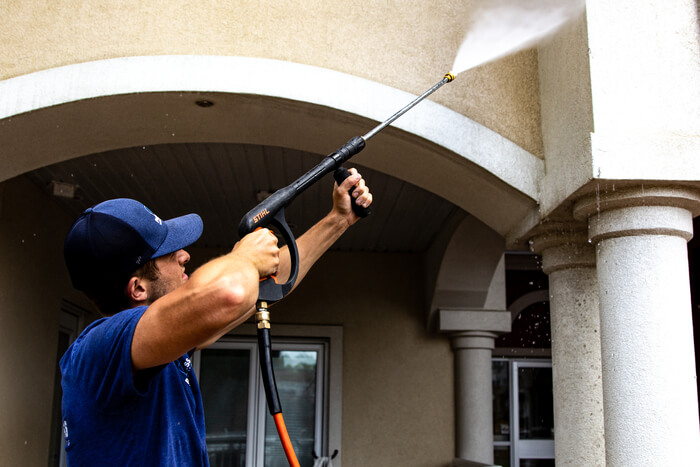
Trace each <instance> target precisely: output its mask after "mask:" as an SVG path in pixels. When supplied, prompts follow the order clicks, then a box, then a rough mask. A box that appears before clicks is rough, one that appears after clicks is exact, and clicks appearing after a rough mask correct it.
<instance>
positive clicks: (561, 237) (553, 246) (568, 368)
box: [532, 222, 605, 466]
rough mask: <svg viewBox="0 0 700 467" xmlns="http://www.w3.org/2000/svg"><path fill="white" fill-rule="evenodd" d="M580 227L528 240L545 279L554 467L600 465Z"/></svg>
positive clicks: (598, 393)
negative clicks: (550, 355) (549, 320)
mask: <svg viewBox="0 0 700 467" xmlns="http://www.w3.org/2000/svg"><path fill="white" fill-rule="evenodd" d="M587 238H588V237H587V232H586V225H585V223H583V224H581V223H579V224H574V223H573V222H571V223H552V224H548V225H547V226H546V227H545V228H544V229H543V230H542V231H541V232H540V233H539V234H538V235H537V236H535V237H534V238H533V240H532V247H533V250H534V252H535V253H537V254H539V255H541V256H542V269H543V271H544V272H545V273H546V274H547V275H548V276H549V291H550V302H549V303H550V318H551V331H552V377H553V384H554V452H555V458H556V462H557V465H560V466H567V465H568V466H583V465H586V466H589V465H590V466H602V465H605V435H604V423H603V387H602V376H601V358H600V319H599V311H598V280H597V277H596V269H595V251H594V248H593V246H592V245H591V244H589V243H588V240H587Z"/></svg>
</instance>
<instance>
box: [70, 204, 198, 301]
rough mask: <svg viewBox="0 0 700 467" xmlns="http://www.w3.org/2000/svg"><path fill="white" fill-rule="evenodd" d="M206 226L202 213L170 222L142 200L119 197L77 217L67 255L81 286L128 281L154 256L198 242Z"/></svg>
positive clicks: (73, 278)
mask: <svg viewBox="0 0 700 467" xmlns="http://www.w3.org/2000/svg"><path fill="white" fill-rule="evenodd" d="M203 229H204V225H203V223H202V219H201V218H200V217H199V216H198V215H197V214H187V215H184V216H180V217H176V218H174V219H170V220H165V221H164V220H162V219H161V218H160V217H158V216H156V215H155V214H154V213H153V212H152V211H151V210H150V209H148V208H147V207H146V206H144V205H143V204H141V203H139V202H138V201H135V200H133V199H127V198H120V199H113V200H109V201H105V202H102V203H100V204H97V205H95V206H93V207H91V208H88V209H87V210H86V211H85V212H84V213H83V214H82V215H81V216H80V217H79V218H78V219H77V220H76V221H75V223H74V224H73V226H72V227H71V229H70V231H69V232H68V235H67V236H66V241H65V243H64V246H63V256H64V258H65V261H66V266H67V267H68V272H69V273H70V277H71V281H72V282H73V286H74V287H75V288H76V289H79V290H84V291H87V290H94V289H100V288H104V287H105V286H112V287H113V286H114V285H118V284H115V282H119V281H123V282H124V285H126V281H127V280H128V278H129V276H130V274H132V273H133V272H134V271H136V270H137V269H139V268H140V267H141V266H143V265H144V264H146V263H147V262H148V261H149V260H151V259H153V258H158V257H160V256H164V255H167V254H169V253H172V252H174V251H177V250H180V249H182V248H185V247H187V246H189V245H191V244H193V243H194V242H196V241H197V239H198V238H199V237H200V235H202V230H203Z"/></svg>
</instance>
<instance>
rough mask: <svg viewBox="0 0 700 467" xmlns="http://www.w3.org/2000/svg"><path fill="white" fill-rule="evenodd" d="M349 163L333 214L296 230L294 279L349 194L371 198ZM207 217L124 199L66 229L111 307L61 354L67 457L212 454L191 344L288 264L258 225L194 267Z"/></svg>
mask: <svg viewBox="0 0 700 467" xmlns="http://www.w3.org/2000/svg"><path fill="white" fill-rule="evenodd" d="M351 174H352V175H351V176H350V177H348V178H347V179H346V180H345V181H344V182H343V183H342V184H341V185H340V186H337V185H336V186H335V189H334V191H333V208H332V209H331V211H330V213H329V214H328V215H327V216H326V217H325V218H324V219H322V220H321V221H319V222H318V223H317V224H316V225H314V226H313V227H312V228H311V229H309V230H308V231H307V232H306V233H305V234H304V235H302V236H301V237H300V238H299V239H298V240H297V245H298V248H299V255H300V260H299V262H300V264H299V275H298V279H297V283H298V282H299V281H300V280H301V279H302V278H303V277H304V275H305V274H306V273H307V272H308V270H309V268H310V267H311V266H312V265H313V264H314V263H315V262H316V260H317V259H318V258H320V256H321V255H322V254H323V253H324V252H325V251H326V250H327V249H328V248H329V247H330V246H331V245H332V244H333V243H334V242H335V240H337V239H338V238H339V237H340V235H342V233H343V232H344V231H345V230H346V229H347V228H348V227H349V226H350V225H352V224H354V223H355V222H356V221H357V220H358V218H357V217H356V216H355V215H354V214H353V212H352V209H351V203H352V202H356V203H357V204H359V205H361V206H369V205H370V204H371V202H372V195H371V193H370V192H369V189H368V188H367V186H366V185H365V183H364V180H363V179H362V177H361V176H360V175H359V174H358V173H357V171H356V170H354V169H351ZM353 187H354V189H353ZM351 189H353V193H352V196H351V195H350V194H349V190H351ZM353 197H354V198H355V199H353ZM202 228H203V227H202V221H201V219H200V218H199V216H197V215H196V214H189V215H186V216H182V217H178V218H175V219H170V220H167V221H163V220H161V219H160V218H159V217H158V216H156V215H155V214H153V213H152V212H151V211H149V210H148V209H147V208H146V207H145V206H143V205H142V204H141V203H139V202H137V201H134V200H129V199H117V200H110V201H105V202H104V203H100V204H98V205H96V206H94V207H92V208H90V209H88V210H86V211H85V213H83V215H82V216H81V217H80V218H79V219H78V220H77V221H76V222H75V223H74V224H73V227H72V228H71V230H70V232H69V233H68V236H67V237H66V242H65V247H64V255H65V259H66V265H67V266H68V270H69V272H70V275H71V279H72V281H73V285H74V286H75V287H76V288H78V289H80V290H83V291H84V292H85V293H86V294H87V295H88V296H89V297H90V298H91V299H93V300H94V301H95V302H96V303H97V304H98V306H99V307H100V309H101V311H102V312H103V313H104V314H105V315H106V317H105V318H103V319H100V320H98V321H96V322H94V323H92V324H91V325H90V326H88V328H87V329H85V331H84V332H83V333H82V334H81V335H80V337H79V338H78V339H77V340H76V341H75V342H74V343H73V345H72V346H71V347H70V348H69V349H68V351H67V352H66V354H65V355H64V356H63V358H62V359H61V364H60V366H61V372H62V375H63V380H62V386H63V391H64V396H63V429H64V436H65V440H66V443H65V446H66V454H67V457H68V463H69V465H70V466H71V467H75V466H82V465H90V466H96V465H100V466H105V465H119V466H125V465H148V466H155V465H163V466H166V465H167V466H185V465H186V466H205V465H208V459H207V452H206V444H205V429H204V415H203V410H202V402H201V397H200V393H199V387H198V384H197V381H196V379H195V377H194V373H193V372H192V365H191V359H190V358H191V355H192V352H194V350H196V349H202V348H205V347H207V346H208V345H209V344H211V343H213V342H214V341H216V340H217V339H218V338H220V337H221V336H223V335H225V334H226V333H227V332H229V331H230V330H231V329H233V328H234V327H236V326H237V325H239V324H241V323H243V322H244V321H246V320H247V319H248V318H249V317H250V316H251V314H253V313H254V312H255V303H256V299H257V295H258V283H259V280H260V278H261V277H266V276H268V275H271V274H275V273H276V274H277V276H278V277H279V279H280V280H285V278H286V277H288V275H289V273H290V268H291V266H290V260H289V255H287V254H282V255H280V250H279V248H278V247H277V238H276V237H275V236H274V234H272V235H271V232H270V231H269V230H267V229H261V230H258V231H256V232H253V233H251V234H249V235H246V236H245V237H244V238H243V239H241V240H240V241H239V242H238V243H236V245H235V246H234V247H233V250H232V251H231V252H230V253H228V254H226V255H224V256H221V257H219V258H215V259H213V260H211V261H209V262H207V263H206V264H204V265H203V266H202V267H200V268H199V269H197V270H196V271H195V272H194V273H193V274H192V276H191V277H189V278H188V276H187V274H185V265H186V263H187V262H188V261H189V259H190V255H189V254H188V253H187V252H186V251H185V250H184V248H185V247H187V246H189V245H191V244H192V243H194V242H195V241H196V240H197V239H198V238H199V236H200V235H201V233H202ZM285 248H286V247H285Z"/></svg>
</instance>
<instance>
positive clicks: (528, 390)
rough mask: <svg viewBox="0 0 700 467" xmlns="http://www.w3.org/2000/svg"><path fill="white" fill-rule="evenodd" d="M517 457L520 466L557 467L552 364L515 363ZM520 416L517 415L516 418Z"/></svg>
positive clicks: (514, 418)
mask: <svg viewBox="0 0 700 467" xmlns="http://www.w3.org/2000/svg"><path fill="white" fill-rule="evenodd" d="M512 375H513V380H514V383H515V384H514V389H515V390H516V391H517V393H516V394H517V397H515V395H516V394H514V395H513V396H514V397H513V405H514V407H513V415H514V417H513V422H514V423H513V425H514V426H513V433H514V434H517V439H516V442H515V443H514V444H513V457H514V459H515V460H517V461H518V462H517V463H516V464H515V465H520V467H548V466H554V409H553V395H552V364H551V363H550V362H528V361H520V362H513V366H512ZM516 414H517V416H516Z"/></svg>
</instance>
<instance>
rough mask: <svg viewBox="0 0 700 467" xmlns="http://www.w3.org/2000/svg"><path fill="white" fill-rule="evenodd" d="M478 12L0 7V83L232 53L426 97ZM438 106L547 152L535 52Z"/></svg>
mask: <svg viewBox="0 0 700 467" xmlns="http://www.w3.org/2000/svg"><path fill="white" fill-rule="evenodd" d="M472 9H473V2H462V1H457V0H453V1H449V2H443V3H442V4H441V5H439V6H437V5H435V4H432V3H426V2H403V1H399V0H390V1H381V2H380V1H374V2H365V1H361V0H355V1H347V2H325V1H320V0H314V1H304V0H294V1H289V2H277V1H273V0H261V1H257V2H221V1H215V0H207V1H202V2H196V3H193V2H185V1H182V0H176V1H165V0H155V1H143V0H125V1H122V2H110V1H107V0H93V1H90V2H80V1H75V0H56V1H52V2H20V1H17V0H11V1H9V2H3V4H2V5H0V17H3V18H5V22H4V26H3V28H2V29H0V43H2V44H3V48H2V52H0V79H7V78H11V77H16V76H19V75H23V74H27V73H31V72H35V71H39V70H45V69H49V68H54V67H58V66H63V65H70V64H75V63H82V62H87V61H94V60H103V59H109V58H117V57H128V56H142V55H179V54H185V55H226V56H242V57H260V58H271V59H277V60H284V61H290V62H296V63H301V64H307V65H314V66H318V67H322V68H328V69H331V70H336V71H341V72H344V73H348V74H352V75H355V76H359V77H362V78H366V79H370V80H373V81H376V82H379V83H383V84H386V85H389V86H392V87H395V88H398V89H401V90H404V91H407V92H411V93H413V94H420V93H421V92H423V91H424V90H425V89H427V88H428V87H429V86H431V85H432V84H433V83H434V82H435V81H437V80H438V79H439V78H440V77H441V76H442V75H443V74H444V73H446V72H447V71H450V67H451V66H452V62H453V60H454V57H455V54H456V51H457V49H458V47H459V45H460V44H461V41H462V38H463V37H464V34H465V30H466V29H467V25H468V23H469V21H470V12H471V11H472ZM279 78H280V79H284V77H283V76H280V77H279ZM433 100H435V101H436V102H438V103H441V104H443V105H445V106H447V107H449V108H451V109H453V110H455V111H457V112H459V113H462V114H463V115H465V116H467V117H470V118H472V119H473V120H475V121H476V122H478V123H482V124H484V125H485V126H486V127H488V128H491V129H493V130H494V131H496V132H498V133H500V134H502V135H503V136H505V137H506V138H508V139H510V140H512V141H513V142H515V143H516V144H518V145H519V146H521V147H523V148H524V149H525V150H527V151H528V152H530V153H533V154H536V155H539V156H541V155H542V145H541V134H540V121H539V89H538V81H537V54H536V52H535V51H534V50H529V51H525V52H521V53H519V54H516V55H513V56H511V57H508V58H505V59H502V60H499V61H497V62H495V63H492V64H489V65H486V66H483V67H480V68H477V69H474V70H471V71H467V72H465V73H463V74H461V75H460V76H459V77H458V79H457V80H456V81H455V82H454V83H453V84H452V85H451V86H450V87H449V88H446V89H445V90H442V91H441V92H440V93H439V94H437V95H435V96H434V97H433Z"/></svg>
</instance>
